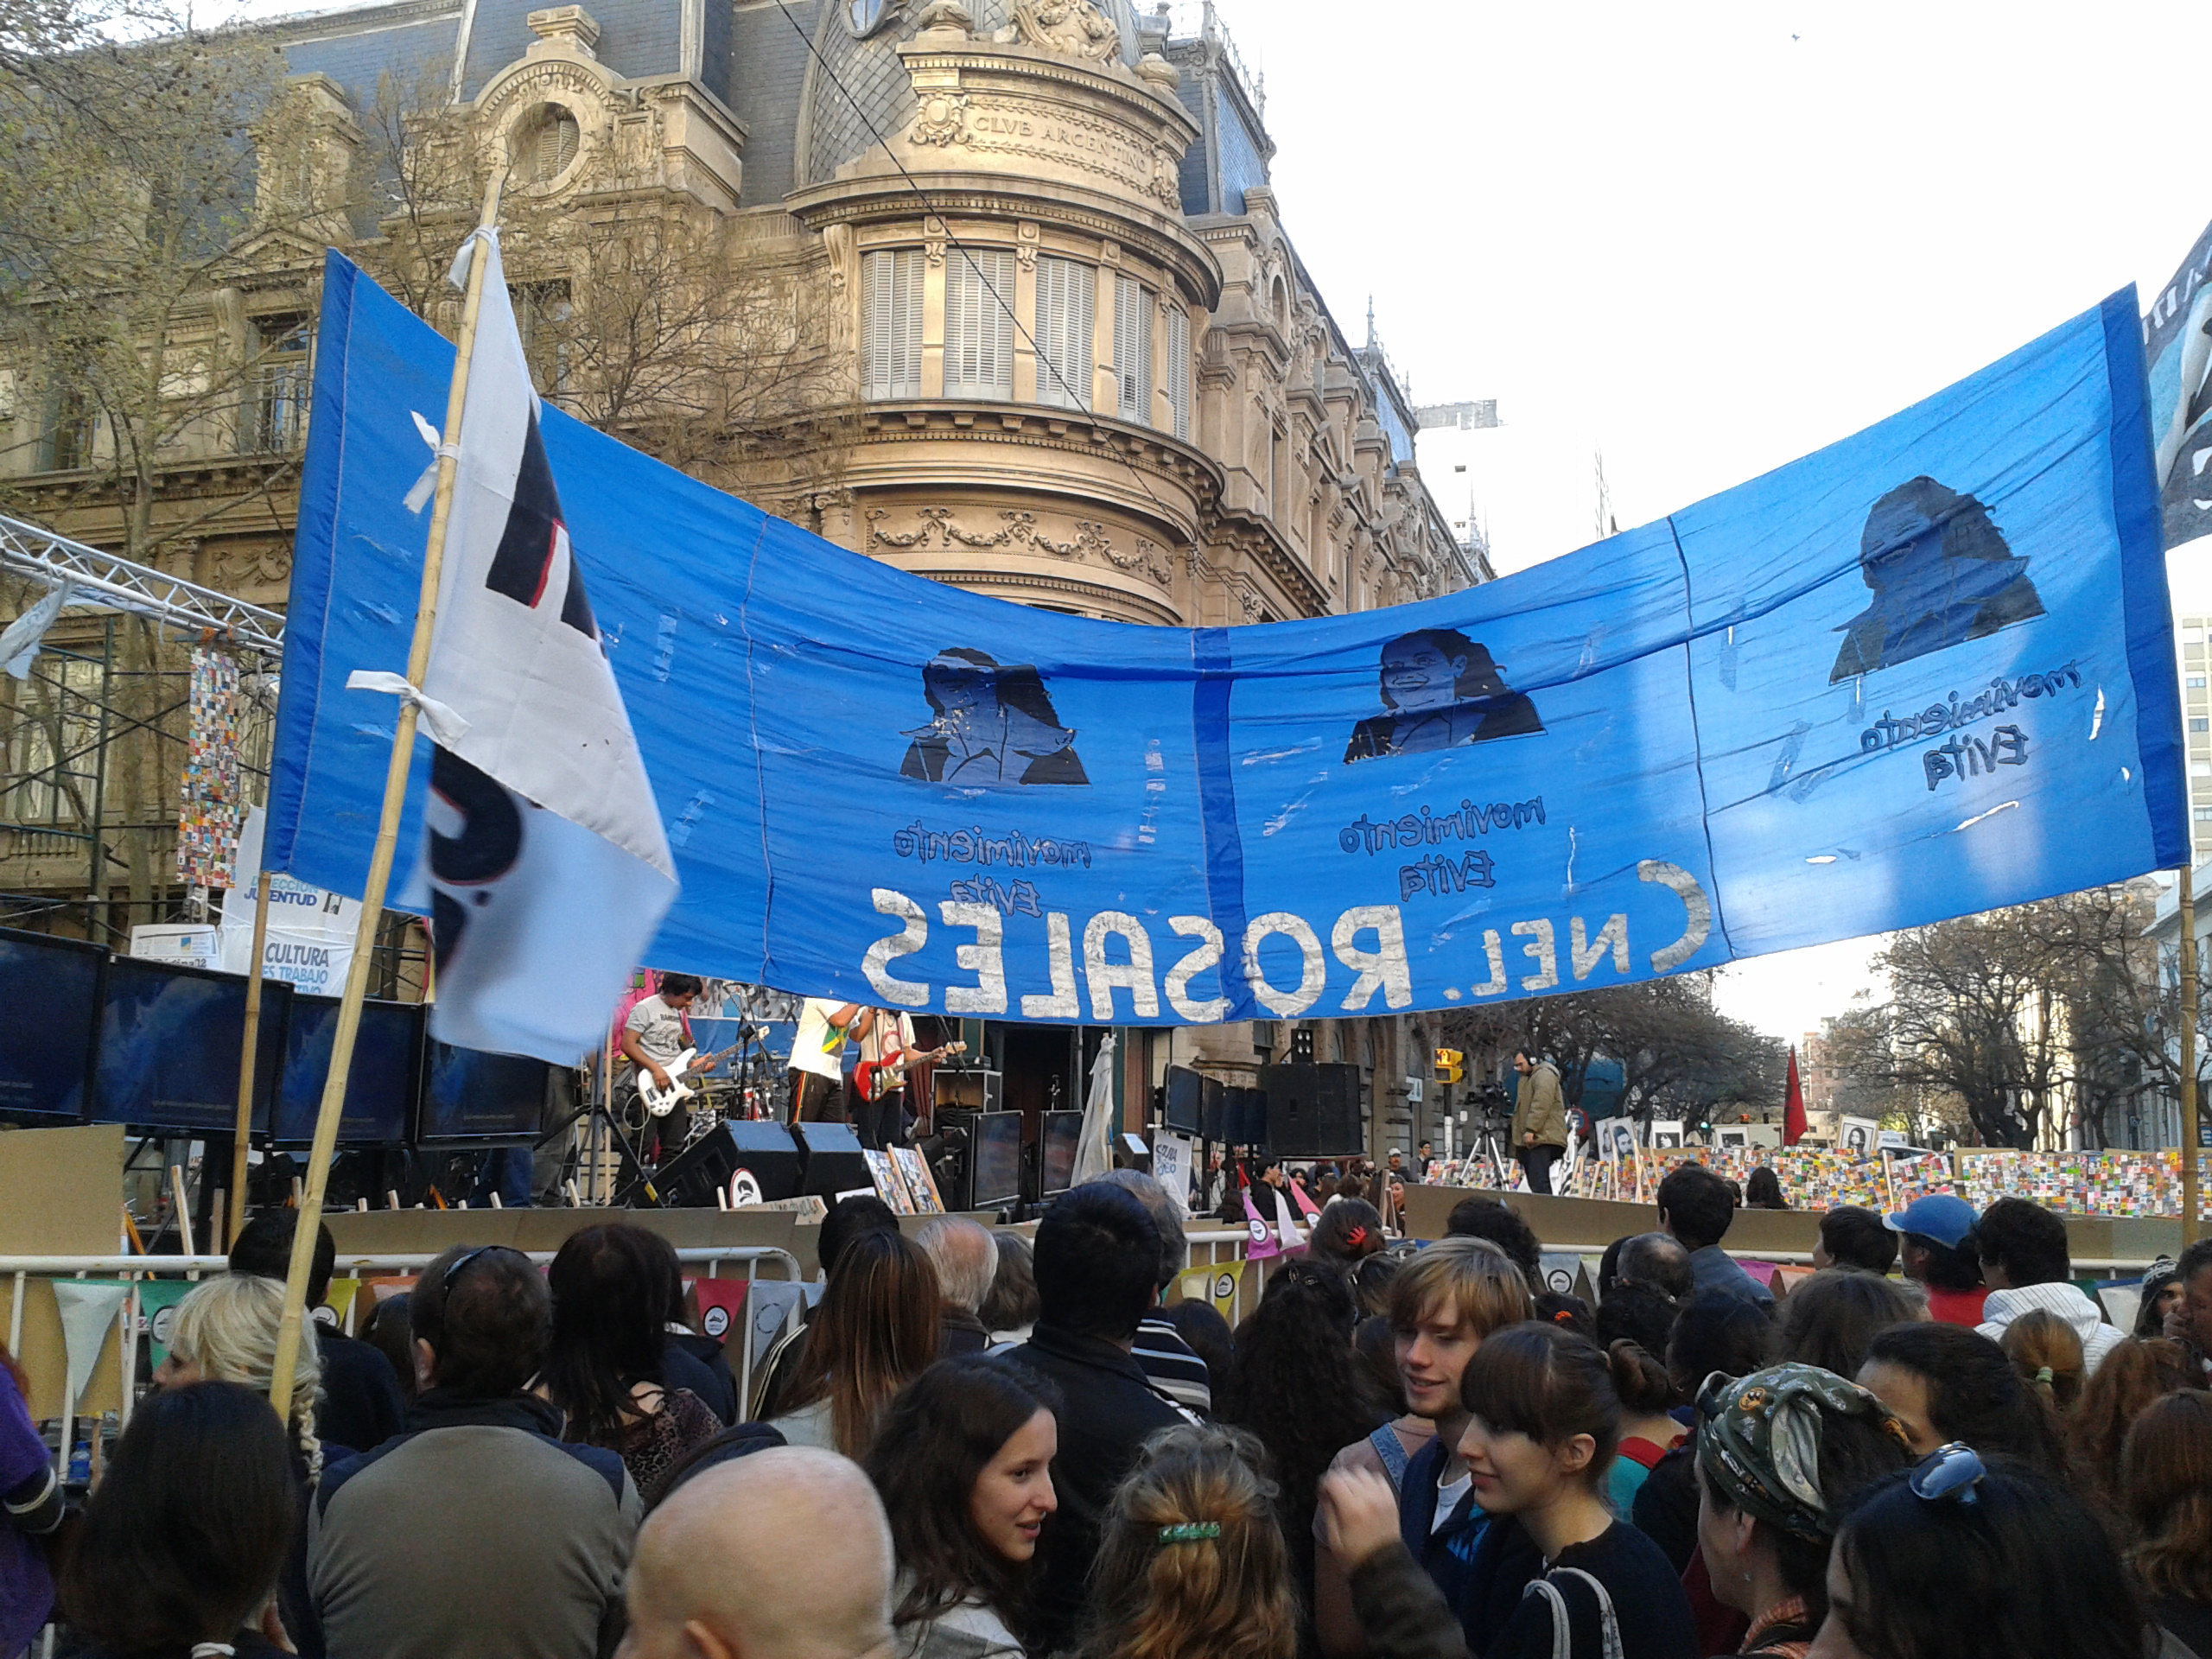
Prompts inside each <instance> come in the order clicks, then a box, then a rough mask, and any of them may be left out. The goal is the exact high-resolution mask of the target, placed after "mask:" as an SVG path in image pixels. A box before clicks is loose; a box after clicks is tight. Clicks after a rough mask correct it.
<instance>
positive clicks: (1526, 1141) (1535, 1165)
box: [1513, 1044, 1567, 1192]
mask: <svg viewBox="0 0 2212 1659" xmlns="http://www.w3.org/2000/svg"><path fill="white" fill-rule="evenodd" d="M1513 1069H1514V1070H1515V1071H1518V1072H1519V1073H1520V1074H1521V1084H1520V1087H1519V1088H1518V1089H1517V1090H1516V1091H1515V1094H1514V1097H1513V1155H1514V1156H1515V1157H1516V1158H1518V1159H1519V1160H1521V1168H1522V1172H1523V1173H1525V1174H1526V1175H1527V1176H1528V1178H1529V1191H1530V1192H1550V1191H1551V1190H1552V1160H1554V1158H1557V1157H1558V1156H1559V1155H1560V1154H1561V1153H1563V1152H1565V1151H1566V1150H1567V1097H1566V1096H1564V1095H1562V1094H1561V1093H1560V1087H1559V1068H1558V1067H1557V1066H1555V1065H1553V1064H1552V1063H1551V1062H1550V1061H1549V1060H1546V1059H1540V1058H1537V1057H1536V1055H1535V1053H1534V1052H1531V1050H1530V1049H1529V1046H1527V1045H1526V1044H1523V1045H1522V1047H1521V1048H1520V1049H1518V1050H1517V1051H1516V1052H1515V1053H1514V1056H1513Z"/></svg>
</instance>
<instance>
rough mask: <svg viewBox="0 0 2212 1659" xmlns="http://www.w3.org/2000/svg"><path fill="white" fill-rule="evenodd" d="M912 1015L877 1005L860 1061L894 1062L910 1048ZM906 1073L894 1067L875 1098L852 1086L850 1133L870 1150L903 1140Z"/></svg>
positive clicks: (879, 1063)
mask: <svg viewBox="0 0 2212 1659" xmlns="http://www.w3.org/2000/svg"><path fill="white" fill-rule="evenodd" d="M913 1048H914V1017H913V1015H912V1014H894V1013H893V1012H892V1010H890V1009H889V1008H878V1009H876V1010H875V1020H874V1023H873V1024H872V1025H871V1026H870V1027H868V1033H867V1034H866V1035H865V1036H863V1037H862V1038H861V1064H862V1065H875V1066H896V1065H898V1064H899V1061H901V1060H903V1059H905V1058H906V1057H907V1056H908V1055H909V1054H911V1053H912V1052H913ZM860 1075H862V1074H859V1073H856V1074H855V1077H856V1078H857V1077H858V1076H860ZM853 1133H854V1134H855V1135H858V1136H859V1137H860V1141H861V1145H862V1146H863V1147H868V1149H869V1150H870V1151H872V1152H883V1151H887V1150H888V1149H889V1148H891V1147H897V1146H903V1145H905V1144H906V1073H905V1072H904V1071H893V1072H892V1073H891V1074H890V1079H889V1086H888V1087H882V1088H880V1089H879V1091H878V1093H877V1095H876V1097H875V1098H874V1100H869V1099H868V1097H867V1096H866V1095H865V1094H863V1093H862V1092H861V1090H860V1089H859V1088H858V1087H857V1086H855V1088H854V1090H853Z"/></svg>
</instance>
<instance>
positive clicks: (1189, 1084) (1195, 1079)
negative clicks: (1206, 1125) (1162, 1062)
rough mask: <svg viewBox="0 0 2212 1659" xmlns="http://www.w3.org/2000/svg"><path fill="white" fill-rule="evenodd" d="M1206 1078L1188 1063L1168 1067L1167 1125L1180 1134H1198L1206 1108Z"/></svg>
mask: <svg viewBox="0 0 2212 1659" xmlns="http://www.w3.org/2000/svg"><path fill="white" fill-rule="evenodd" d="M1205 1085H1206V1079H1205V1078H1204V1077H1201V1076H1199V1075H1198V1073H1197V1072H1196V1071H1192V1070H1191V1068H1190V1067H1189V1066H1187V1065H1171V1066H1169V1067H1168V1068H1167V1127H1168V1128H1171V1129H1173V1130H1174V1131H1175V1132H1176V1134H1178V1135H1196V1134H1198V1131H1199V1128H1200V1127H1201V1125H1200V1122H1199V1115H1200V1114H1201V1113H1202V1112H1203V1111H1204V1109H1205Z"/></svg>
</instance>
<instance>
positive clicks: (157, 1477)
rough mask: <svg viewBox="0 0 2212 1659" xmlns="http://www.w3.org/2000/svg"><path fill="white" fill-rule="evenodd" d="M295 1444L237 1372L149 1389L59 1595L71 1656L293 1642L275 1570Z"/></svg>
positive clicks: (287, 1531) (280, 1559)
mask: <svg viewBox="0 0 2212 1659" xmlns="http://www.w3.org/2000/svg"><path fill="white" fill-rule="evenodd" d="M295 1504H296V1497H295V1492H294V1487H293V1478H292V1452H291V1446H290V1444H289V1438H288V1437H287V1435H286V1433H285V1432H284V1425H283V1423H281V1422H279V1421H277V1414H276V1413H275V1412H273V1411H271V1410H270V1408H269V1402H268V1401H267V1400H265V1399H264V1398H263V1397H262V1396H261V1395H258V1394H257V1393H255V1392H254V1391H253V1390H252V1389H248V1388H245V1387H243V1386H241V1385H240V1384H238V1383H190V1384H188V1385H186V1386H184V1387H181V1388H172V1389H161V1390H160V1391H158V1392H156V1393H155V1394H152V1395H149V1396H148V1397H147V1398H146V1400H145V1401H144V1402H143V1403H142V1404H141V1405H140V1406H139V1407H138V1409H137V1411H136V1412H135V1413H134V1414H132V1416H131V1419H130V1427H129V1428H127V1429H125V1430H124V1432H123V1438H122V1440H120V1441H119V1442H118V1444H117V1446H116V1449H115V1457H114V1459H113V1460H112V1461H111V1463H110V1464H109V1465H108V1466H107V1472H106V1474H105V1476H104V1477H102V1478H101V1480H100V1484H99V1485H98V1486H97V1487H95V1488H94V1489H93V1491H92V1498H91V1500H90V1501H89V1502H88V1503H86V1506H85V1516H84V1521H83V1522H82V1524H81V1525H80V1526H79V1529H78V1532H77V1535H76V1537H75V1539H74V1541H73V1542H72V1543H71V1545H70V1548H69V1553H68V1556H67V1561H66V1563H65V1565H64V1567H63V1568H62V1574H61V1606H62V1611H63V1612H64V1614H65V1616H66V1617H67V1620H68V1622H69V1624H70V1625H71V1626H72V1627H73V1629H74V1630H75V1631H76V1633H77V1634H78V1636H79V1637H81V1638H83V1639H84V1640H86V1642H88V1643H90V1647H89V1648H88V1649H85V1650H82V1651H80V1654H79V1659H121V1656H125V1655H128V1656H130V1659H186V1656H188V1655H201V1654H207V1653H211V1652H212V1653H221V1654H235V1655H237V1656H238V1659H250V1656H266V1655H274V1654H279V1653H288V1652H289V1651H290V1647H289V1642H286V1643H283V1644H281V1645H280V1643H279V1642H278V1641H277V1639H276V1638H278V1637H282V1636H283V1625H282V1624H281V1623H280V1622H279V1620H278V1618H277V1574H278V1573H280V1572H281V1571H282V1570H283V1565H284V1555H285V1552H286V1550H287V1549H288V1548H289V1546H290V1543H291V1539H292V1527H293V1516H294V1510H295Z"/></svg>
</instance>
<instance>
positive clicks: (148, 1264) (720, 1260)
mask: <svg viewBox="0 0 2212 1659" xmlns="http://www.w3.org/2000/svg"><path fill="white" fill-rule="evenodd" d="M439 1254H442V1252H433V1251H410V1252H406V1253H397V1254H391V1255H375V1254H365V1255H340V1257H339V1258H338V1261H337V1262H336V1264H335V1265H334V1268H332V1272H333V1273H334V1274H342V1275H344V1276H347V1277H360V1276H362V1275H365V1274H392V1273H419V1272H421V1271H422V1270H423V1268H427V1267H429V1265H430V1263H431V1262H434V1261H435V1260H436V1259H437V1256H438V1255H439ZM523 1254H524V1255H528V1256H529V1257H530V1259H531V1261H532V1262H537V1263H538V1264H539V1265H540V1266H543V1264H545V1263H546V1262H550V1261H552V1259H553V1252H552V1251H550V1250H526V1251H524V1252H523ZM676 1259H677V1262H681V1263H682V1264H683V1266H685V1267H687V1268H705V1269H706V1277H708V1278H709V1279H719V1278H721V1276H722V1273H721V1270H722V1268H723V1266H724V1264H725V1263H728V1264H733V1265H739V1266H742V1267H743V1268H744V1269H745V1279H746V1282H747V1284H748V1285H750V1284H753V1283H755V1282H757V1281H759V1279H760V1264H761V1263H762V1262H766V1261H776V1262H781V1263H782V1264H783V1277H784V1278H785V1280H786V1281H791V1282H792V1283H797V1282H798V1281H799V1279H800V1277H801V1275H800V1273H799V1264H798V1257H797V1256H795V1255H792V1254H791V1252H790V1251H789V1250H784V1249H775V1248H773V1247H769V1246H760V1245H747V1246H743V1247H739V1246H734V1245H731V1246H713V1245H708V1246H702V1247H696V1248H693V1249H679V1250H677V1253H676ZM229 1268H230V1261H229V1258H227V1257H226V1256H220V1255H0V1274H8V1275H10V1276H11V1277H12V1280H13V1283H14V1287H15V1294H14V1295H13V1296H12V1297H11V1298H10V1304H9V1310H8V1351H9V1352H10V1353H11V1354H13V1353H18V1352H20V1351H22V1342H23V1299H24V1293H25V1291H26V1289H27V1288H28V1287H29V1282H30V1281H31V1279H32V1278H33V1276H34V1275H35V1276H38V1277H41V1278H49V1279H60V1278H75V1279H85V1278H90V1277H92V1275H94V1274H98V1275H99V1276H100V1277H102V1278H111V1279H129V1280H131V1281H134V1282H133V1286H132V1288H131V1291H130V1294H129V1295H127V1296H125V1297H124V1300H123V1305H122V1306H121V1308H120V1309H118V1313H117V1316H116V1317H117V1319H118V1322H119V1323H120V1325H121V1326H122V1332H121V1336H120V1338H119V1341H120V1347H119V1350H118V1359H119V1361H120V1363H121V1366H122V1396H123V1404H122V1408H121V1410H120V1412H119V1414H118V1420H119V1421H121V1422H124V1423H128V1422H129V1421H130V1405H131V1395H133V1394H134V1393H135V1392H137V1381H138V1377H137V1370H138V1344H137V1341H136V1340H134V1337H135V1334H136V1332H137V1329H138V1293H137V1285H136V1281H139V1280H142V1279H175V1278H187V1279H197V1278H199V1277H200V1275H201V1274H219V1273H224V1272H226V1271H228V1270H229ZM695 1276H696V1275H695ZM743 1323H744V1326H745V1332H744V1338H743V1340H742V1341H741V1343H740V1344H739V1348H738V1363H737V1374H738V1375H737V1388H738V1395H737V1397H738V1398H739V1399H740V1400H741V1401H743V1400H747V1399H750V1398H751V1397H752V1391H753V1334H754V1330H755V1325H754V1321H753V1312H752V1309H751V1307H750V1306H748V1307H747V1310H746V1315H745V1319H744V1321H743ZM102 1341H103V1344H105V1338H103V1339H102ZM75 1429H76V1414H75V1412H74V1410H73V1409H65V1411H64V1412H63V1414H62V1418H61V1449H60V1462H61V1466H62V1468H63V1469H64V1470H65V1471H66V1470H67V1467H68V1460H69V1452H70V1448H71V1447H72V1446H73V1445H74V1444H75Z"/></svg>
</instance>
